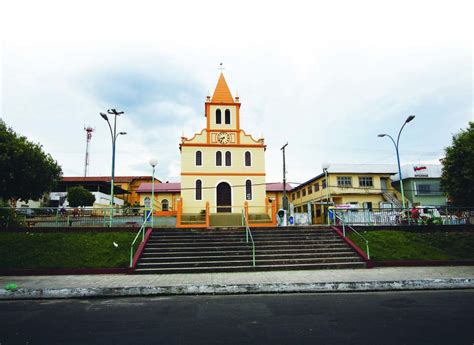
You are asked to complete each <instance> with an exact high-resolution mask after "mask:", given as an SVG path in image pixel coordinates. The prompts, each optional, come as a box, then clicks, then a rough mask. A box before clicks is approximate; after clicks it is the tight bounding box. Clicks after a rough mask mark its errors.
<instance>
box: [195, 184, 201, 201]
mask: <svg viewBox="0 0 474 345" xmlns="http://www.w3.org/2000/svg"><path fill="white" fill-rule="evenodd" d="M196 200H202V181H201V180H196Z"/></svg>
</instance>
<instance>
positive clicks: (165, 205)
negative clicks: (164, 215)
mask: <svg viewBox="0 0 474 345" xmlns="http://www.w3.org/2000/svg"><path fill="white" fill-rule="evenodd" d="M168 209H169V203H168V200H167V199H163V200H161V210H162V211H168Z"/></svg>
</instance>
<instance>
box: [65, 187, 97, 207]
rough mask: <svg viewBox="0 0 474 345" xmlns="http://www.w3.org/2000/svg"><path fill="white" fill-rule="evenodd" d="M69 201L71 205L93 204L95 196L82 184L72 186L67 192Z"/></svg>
mask: <svg viewBox="0 0 474 345" xmlns="http://www.w3.org/2000/svg"><path fill="white" fill-rule="evenodd" d="M67 201H68V203H69V206H71V207H78V206H92V205H94V202H95V196H94V194H92V193H91V192H89V191H88V190H87V189H85V188H84V187H82V186H78V187H71V188H69V190H68V192H67Z"/></svg>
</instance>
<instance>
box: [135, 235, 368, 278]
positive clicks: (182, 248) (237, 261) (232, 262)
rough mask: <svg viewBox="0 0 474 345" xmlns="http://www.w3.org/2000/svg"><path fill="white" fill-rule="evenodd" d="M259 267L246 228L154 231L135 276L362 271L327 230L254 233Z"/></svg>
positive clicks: (355, 257)
mask: <svg viewBox="0 0 474 345" xmlns="http://www.w3.org/2000/svg"><path fill="white" fill-rule="evenodd" d="M252 234H253V238H254V241H255V247H256V267H253V266H252V245H251V242H249V243H247V242H246V241H245V229H244V228H232V229H212V230H209V229H206V230H196V229H194V230H193V229H163V230H156V229H155V230H154V231H153V233H152V235H151V237H150V239H149V240H148V243H147V245H146V247H145V249H144V251H143V253H142V255H141V257H140V259H139V261H138V263H137V266H136V268H135V273H160V274H166V273H200V272H238V271H268V270H303V269H328V268H331V269H334V268H364V267H365V262H363V261H362V260H361V259H360V257H359V256H358V255H357V254H356V253H355V252H354V251H353V250H352V249H351V248H350V247H349V246H348V245H347V244H346V243H345V242H344V241H343V240H342V239H341V238H339V237H338V236H337V235H336V234H335V233H334V232H333V230H331V229H328V228H296V227H295V228H255V229H252Z"/></svg>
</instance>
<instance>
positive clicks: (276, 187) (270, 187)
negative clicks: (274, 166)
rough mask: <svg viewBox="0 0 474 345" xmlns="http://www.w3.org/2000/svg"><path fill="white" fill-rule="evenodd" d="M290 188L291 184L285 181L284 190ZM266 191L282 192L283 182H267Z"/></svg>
mask: <svg viewBox="0 0 474 345" xmlns="http://www.w3.org/2000/svg"><path fill="white" fill-rule="evenodd" d="M291 188H292V187H291V185H290V184H289V183H287V184H286V190H287V191H289V190H290V189H291ZM267 192H283V183H281V182H271V183H267Z"/></svg>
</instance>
